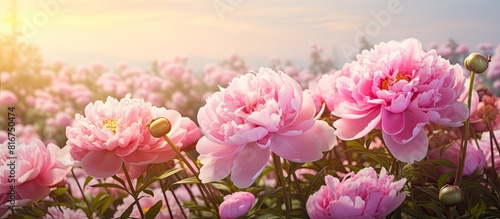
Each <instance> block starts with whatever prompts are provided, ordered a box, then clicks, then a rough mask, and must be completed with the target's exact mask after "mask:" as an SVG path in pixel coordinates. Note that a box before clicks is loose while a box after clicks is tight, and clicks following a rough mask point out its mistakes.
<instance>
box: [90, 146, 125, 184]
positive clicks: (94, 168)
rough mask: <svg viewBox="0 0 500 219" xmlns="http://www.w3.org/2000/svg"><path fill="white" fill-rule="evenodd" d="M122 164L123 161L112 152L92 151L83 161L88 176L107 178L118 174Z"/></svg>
mask: <svg viewBox="0 0 500 219" xmlns="http://www.w3.org/2000/svg"><path fill="white" fill-rule="evenodd" d="M122 162H123V161H122V159H121V158H120V157H119V156H117V155H116V154H115V153H113V152H111V151H91V152H89V153H88V154H87V156H85V157H84V158H83V159H82V162H81V164H82V167H83V170H84V171H85V173H87V175H89V176H92V177H94V178H106V177H110V176H113V175H115V174H117V173H118V172H119V171H120V169H121V167H122Z"/></svg>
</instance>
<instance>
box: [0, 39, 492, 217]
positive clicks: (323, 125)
mask: <svg viewBox="0 0 500 219" xmlns="http://www.w3.org/2000/svg"><path fill="white" fill-rule="evenodd" d="M0 39H1V38H0ZM0 44H1V43H0ZM13 48H16V49H18V50H20V51H21V52H19V54H20V55H19V56H17V58H15V59H13V60H6V59H1V60H0V64H1V65H0V80H1V83H2V84H1V90H0V114H2V117H0V122H1V130H0V143H1V145H0V217H1V218H240V217H243V218H495V217H498V215H500V178H499V173H500V146H499V144H498V141H499V139H500V137H497V136H500V102H499V101H500V99H499V98H498V95H500V56H498V55H500V45H499V46H498V47H497V48H496V49H495V48H494V46H493V45H491V44H487V43H482V44H479V45H478V47H477V48H476V49H475V50H474V51H476V52H477V53H471V52H473V51H470V49H469V48H467V47H466V46H465V45H460V44H458V43H456V42H454V41H450V42H449V43H447V44H444V45H441V46H439V45H437V44H436V45H430V46H429V48H423V46H422V44H421V43H420V42H419V41H418V40H417V39H406V40H403V41H390V42H381V43H379V44H377V45H374V46H372V48H367V49H366V50H363V51H362V52H360V54H358V55H357V56H356V58H355V60H353V61H352V62H349V63H345V64H344V65H343V66H337V67H336V66H334V64H333V63H334V62H333V61H332V60H331V59H329V58H327V57H326V56H325V55H324V53H323V50H322V48H320V47H319V46H317V45H313V46H311V54H310V65H309V66H308V67H307V68H299V67H295V66H294V65H293V63H290V62H286V61H282V60H280V59H273V60H270V64H269V66H251V65H250V64H249V63H246V62H245V61H244V60H243V58H241V57H239V56H238V55H237V54H230V55H228V56H227V57H226V58H225V59H224V60H222V61H221V62H219V63H211V64H207V65H206V66H205V68H204V69H203V70H202V71H201V72H196V71H195V70H193V69H191V68H190V67H189V66H187V64H186V63H187V59H186V58H183V57H176V58H173V59H171V60H159V61H155V62H153V63H152V64H151V66H150V67H149V68H144V69H143V68H135V67H130V66H128V65H127V64H126V63H118V64H116V66H111V67H110V66H106V65H103V64H100V63H99V62H94V63H90V64H88V65H80V66H71V65H69V64H66V63H65V62H64V61H52V62H43V61H42V58H41V57H40V55H39V54H38V53H37V52H36V50H34V49H33V48H32V47H30V45H25V44H22V43H18V44H15V45H12V48H11V49H13ZM4 49H5V48H4ZM0 52H1V53H7V49H5V51H4V50H2V48H0ZM469 54H470V55H469ZM488 55H491V57H489V56H488ZM483 72H484V73H483Z"/></svg>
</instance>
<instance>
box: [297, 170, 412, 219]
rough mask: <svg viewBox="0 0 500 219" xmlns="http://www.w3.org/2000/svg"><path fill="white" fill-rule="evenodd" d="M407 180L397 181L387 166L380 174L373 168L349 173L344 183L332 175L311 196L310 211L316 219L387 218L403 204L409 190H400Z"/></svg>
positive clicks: (308, 202)
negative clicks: (387, 170)
mask: <svg viewBox="0 0 500 219" xmlns="http://www.w3.org/2000/svg"><path fill="white" fill-rule="evenodd" d="M405 182H406V179H404V178H403V179H401V180H398V181H396V182H394V176H392V175H387V172H386V170H385V169H384V168H382V170H381V171H380V176H377V173H376V172H375V170H374V169H373V168H371V167H367V168H364V169H362V170H360V171H359V172H358V173H357V174H355V173H354V172H350V173H349V174H347V175H346V176H345V177H344V179H343V180H342V182H340V181H339V179H337V178H334V177H333V176H331V175H327V176H326V177H325V183H326V185H324V186H321V188H320V189H319V190H318V191H317V192H315V193H314V194H312V195H311V196H309V198H308V200H307V203H306V208H307V214H308V215H309V217H311V218H312V219H315V218H339V219H340V218H341V219H343V218H384V217H385V216H387V215H388V214H389V213H391V212H392V211H394V210H395V209H396V208H397V207H398V206H399V205H401V204H402V203H403V201H404V199H405V197H406V192H399V191H400V190H401V189H402V188H403V186H404V184H405Z"/></svg>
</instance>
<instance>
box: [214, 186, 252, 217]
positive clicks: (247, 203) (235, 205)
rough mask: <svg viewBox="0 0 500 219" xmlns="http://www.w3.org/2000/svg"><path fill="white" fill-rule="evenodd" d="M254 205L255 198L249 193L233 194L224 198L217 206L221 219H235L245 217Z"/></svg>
mask: <svg viewBox="0 0 500 219" xmlns="http://www.w3.org/2000/svg"><path fill="white" fill-rule="evenodd" d="M254 203H255V196H254V195H253V194H252V193H250V192H235V193H232V194H229V195H226V196H224V201H223V202H222V203H221V204H220V206H219V215H220V217H221V218H222V219H236V218H238V217H242V216H245V215H246V214H247V213H248V211H249V210H250V209H251V208H252V206H253V204H254Z"/></svg>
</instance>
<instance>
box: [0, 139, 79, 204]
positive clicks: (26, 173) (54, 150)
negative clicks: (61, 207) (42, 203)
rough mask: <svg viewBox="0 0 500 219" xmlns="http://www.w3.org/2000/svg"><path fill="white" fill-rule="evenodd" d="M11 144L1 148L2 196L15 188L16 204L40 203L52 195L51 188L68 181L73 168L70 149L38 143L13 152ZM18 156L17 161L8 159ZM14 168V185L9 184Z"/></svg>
mask: <svg viewBox="0 0 500 219" xmlns="http://www.w3.org/2000/svg"><path fill="white" fill-rule="evenodd" d="M8 146H9V144H8V143H7V142H4V143H3V144H1V145H0V193H7V192H8V191H9V189H10V186H11V185H14V186H15V187H16V195H17V197H16V200H25V201H26V200H29V201H37V200H40V199H42V198H44V197H45V196H47V195H48V194H49V193H50V188H51V187H54V186H56V185H57V184H58V183H60V182H61V181H63V180H65V178H66V175H67V173H68V172H69V171H70V169H71V166H70V165H72V161H71V156H70V155H69V152H68V151H69V148H68V147H64V148H62V149H61V148H59V147H58V146H56V145H54V144H49V145H47V146H45V144H44V143H43V142H42V141H40V140H38V139H35V140H33V141H32V142H30V143H20V144H17V145H16V148H15V150H14V151H11V150H9V149H8ZM13 156H15V157H16V159H14V160H13V159H11V158H9V157H13ZM12 168H15V178H13V179H15V182H12V180H11V181H9V179H11V178H9V175H10V171H11V169H12Z"/></svg>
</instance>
